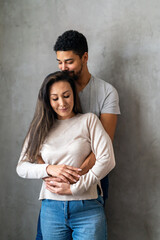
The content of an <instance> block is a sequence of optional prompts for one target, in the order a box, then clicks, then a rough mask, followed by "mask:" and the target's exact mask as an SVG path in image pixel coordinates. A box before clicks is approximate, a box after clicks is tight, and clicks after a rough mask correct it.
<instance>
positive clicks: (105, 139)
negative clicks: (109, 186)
mask: <svg viewBox="0 0 160 240" xmlns="http://www.w3.org/2000/svg"><path fill="white" fill-rule="evenodd" d="M88 129H89V134H90V141H91V149H92V151H93V153H94V154H95V157H96V162H95V165H94V166H93V167H92V169H90V170H89V172H88V173H86V174H85V175H83V176H81V177H80V178H79V181H78V182H77V183H75V184H72V185H71V192H72V194H73V195H76V194H81V193H83V192H84V191H87V190H88V189H89V187H90V186H91V185H93V184H96V183H98V182H99V180H101V179H102V178H104V177H105V176H106V175H107V174H108V173H109V172H110V171H111V170H112V169H113V168H114V166H115V158H114V152H113V147H112V142H111V139H110V137H109V136H108V134H107V133H106V131H105V130H104V128H103V126H102V124H101V122H100V120H99V119H98V117H97V116H96V115H94V114H90V118H89V119H88Z"/></svg>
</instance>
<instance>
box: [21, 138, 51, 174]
mask: <svg viewBox="0 0 160 240" xmlns="http://www.w3.org/2000/svg"><path fill="white" fill-rule="evenodd" d="M27 144H28V139H26V141H25V143H24V145H23V148H22V152H21V154H20V158H19V161H18V165H17V168H16V171H17V174H18V175H19V176H20V177H22V178H29V179H40V178H44V177H48V174H47V171H46V168H47V166H48V164H37V163H31V162H29V159H28V158H27V156H26V155H24V153H25V150H26V148H27Z"/></svg>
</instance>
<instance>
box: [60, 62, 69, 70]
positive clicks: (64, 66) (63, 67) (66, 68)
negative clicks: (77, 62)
mask: <svg viewBox="0 0 160 240" xmlns="http://www.w3.org/2000/svg"><path fill="white" fill-rule="evenodd" d="M61 70H62V71H68V67H67V64H66V63H62V69H61Z"/></svg>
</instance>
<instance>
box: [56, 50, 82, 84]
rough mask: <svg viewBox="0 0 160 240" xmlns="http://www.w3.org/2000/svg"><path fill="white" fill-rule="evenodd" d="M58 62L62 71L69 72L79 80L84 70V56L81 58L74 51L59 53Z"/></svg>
mask: <svg viewBox="0 0 160 240" xmlns="http://www.w3.org/2000/svg"><path fill="white" fill-rule="evenodd" d="M57 61H58V67H59V69H60V70H61V71H68V72H70V74H71V75H72V76H74V77H75V78H76V79H79V77H80V76H81V73H82V70H83V56H82V58H80V57H79V56H78V55H77V54H75V53H74V52H73V51H57Z"/></svg>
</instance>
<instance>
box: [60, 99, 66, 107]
mask: <svg viewBox="0 0 160 240" xmlns="http://www.w3.org/2000/svg"><path fill="white" fill-rule="evenodd" d="M59 105H60V106H61V107H64V106H65V100H64V99H63V98H61V99H60V100H59Z"/></svg>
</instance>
